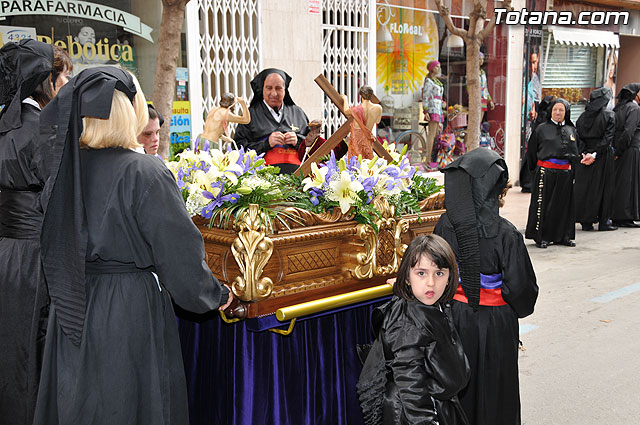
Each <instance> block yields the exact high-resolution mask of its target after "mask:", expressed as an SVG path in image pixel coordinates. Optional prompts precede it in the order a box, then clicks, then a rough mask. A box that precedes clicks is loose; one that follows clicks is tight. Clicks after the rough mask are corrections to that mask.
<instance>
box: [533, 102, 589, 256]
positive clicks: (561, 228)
mask: <svg viewBox="0 0 640 425" xmlns="http://www.w3.org/2000/svg"><path fill="white" fill-rule="evenodd" d="M557 102H559V101H556V102H554V104H555V103H557ZM562 103H565V102H562ZM552 105H553V104H552ZM551 107H553V106H551ZM565 108H566V109H565V110H566V113H565V119H564V121H565V125H557V124H555V123H553V122H552V121H551V119H549V120H548V121H547V122H545V123H543V124H540V125H539V126H538V127H537V128H536V130H535V131H534V132H533V134H532V135H531V139H530V140H529V146H528V149H527V163H528V164H529V167H530V169H531V170H535V177H534V180H533V187H532V191H531V202H530V204H529V216H528V219H527V228H526V232H525V237H526V238H527V239H533V240H535V241H536V243H540V242H541V241H546V242H555V243H564V242H567V241H570V240H573V239H575V233H576V229H575V221H576V220H575V217H576V213H575V202H574V199H573V171H572V170H571V169H557V168H553V167H545V166H539V165H537V162H538V161H553V160H563V161H569V164H570V165H571V166H575V163H576V162H577V160H578V152H580V151H582V150H583V148H582V145H581V144H580V139H579V137H578V132H577V131H576V129H575V127H574V126H573V124H572V123H571V121H570V115H569V111H570V109H569V106H568V103H567V104H565Z"/></svg>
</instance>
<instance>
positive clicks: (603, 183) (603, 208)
mask: <svg viewBox="0 0 640 425" xmlns="http://www.w3.org/2000/svg"><path fill="white" fill-rule="evenodd" d="M612 98H613V94H612V92H611V89H610V88H608V87H602V88H599V89H597V90H594V91H592V92H591V96H590V97H589V104H588V105H587V108H586V110H585V112H584V113H583V114H582V115H580V118H578V121H577V122H576V130H577V131H578V136H580V140H581V141H582V143H583V144H584V147H583V152H582V154H583V156H584V158H585V160H584V162H581V163H580V164H577V165H576V180H575V185H574V196H575V200H576V221H577V222H578V223H581V225H582V230H593V223H598V230H599V231H605V230H616V229H617V227H616V226H614V225H613V224H611V210H612V204H613V189H614V178H615V175H614V169H613V167H614V165H613V151H612V143H613V138H614V135H615V130H616V123H615V115H614V113H613V111H609V110H608V109H607V105H608V104H609V101H610V100H611V99H612Z"/></svg>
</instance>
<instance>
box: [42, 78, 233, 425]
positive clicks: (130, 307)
mask: <svg viewBox="0 0 640 425" xmlns="http://www.w3.org/2000/svg"><path fill="white" fill-rule="evenodd" d="M147 121H148V108H147V104H146V102H145V99H144V95H143V94H142V92H141V90H140V87H139V85H138V83H137V80H135V77H133V75H132V74H130V73H129V72H127V71H125V70H123V69H120V68H116V67H113V66H102V67H95V68H89V69H85V70H84V71H82V72H81V73H80V74H78V76H77V77H75V78H74V79H73V80H72V81H71V82H70V83H69V84H68V85H67V86H65V87H63V88H62V90H61V91H60V93H59V95H58V96H57V97H56V98H55V99H54V100H53V101H52V102H51V103H49V105H48V106H47V107H46V108H45V109H44V110H43V111H42V116H41V120H40V125H41V132H42V133H41V134H42V137H43V138H46V141H47V143H49V144H50V145H52V147H53V148H52V154H51V155H50V156H49V158H48V163H49V164H48V165H49V168H50V169H51V170H52V176H53V178H51V179H49V180H48V181H47V183H46V185H45V187H44V190H43V195H42V199H43V201H42V203H43V206H44V220H43V224H42V232H41V246H42V263H43V269H44V274H45V277H46V279H47V285H48V288H49V295H50V297H51V305H50V312H49V317H48V324H47V336H46V341H45V346H44V354H43V356H44V362H43V366H42V373H41V379H40V391H39V393H38V398H37V403H36V410H35V415H34V421H33V423H34V424H35V425H67V424H93V425H112V424H164V425H183V424H187V423H189V415H188V405H187V388H186V383H185V374H184V366H183V363H182V357H181V353H180V340H179V337H178V329H177V324H176V319H175V313H174V311H173V307H172V300H173V301H175V302H176V304H178V305H180V306H181V307H183V308H185V309H187V310H190V311H194V312H197V313H205V312H208V311H211V310H214V309H216V308H218V307H220V306H221V305H222V307H226V306H228V303H230V302H231V300H232V299H233V297H232V295H231V294H230V292H229V290H228V288H226V287H224V286H223V285H221V284H220V283H219V282H218V281H217V279H216V278H215V277H214V276H213V275H212V274H211V270H210V269H209V267H208V266H207V263H206V260H205V251H204V244H203V241H202V235H201V234H200V232H199V231H198V229H197V227H196V226H195V225H194V224H193V221H191V218H190V217H189V214H188V213H187V210H186V208H185V206H184V201H183V199H182V196H181V195H180V192H179V190H178V187H177V185H176V182H175V179H174V177H173V174H171V172H170V171H169V169H168V168H167V167H166V166H165V165H164V164H163V163H162V162H161V161H158V160H157V159H156V158H154V157H153V156H151V155H140V154H139V153H137V152H135V151H134V150H133V149H134V148H136V147H139V146H140V145H139V144H138V142H137V135H138V134H139V133H140V131H141V130H142V129H143V128H144V127H145V125H146V124H147ZM158 228H162V232H158ZM154 272H155V273H156V274H157V278H158V279H159V282H158V280H156V278H155V277H154V275H153V273H154ZM169 294H171V295H169ZM222 307H221V308H222Z"/></svg>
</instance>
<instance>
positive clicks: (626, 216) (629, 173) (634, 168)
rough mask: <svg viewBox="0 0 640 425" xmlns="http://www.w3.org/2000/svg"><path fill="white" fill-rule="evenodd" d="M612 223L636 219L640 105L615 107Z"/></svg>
mask: <svg viewBox="0 0 640 425" xmlns="http://www.w3.org/2000/svg"><path fill="white" fill-rule="evenodd" d="M615 115H616V135H615V140H614V148H615V155H616V157H617V159H616V160H615V190H614V200H613V213H612V215H611V218H612V219H613V220H614V221H628V220H640V106H638V104H637V103H635V102H634V101H629V102H627V103H625V104H623V105H619V106H618V105H616V108H615Z"/></svg>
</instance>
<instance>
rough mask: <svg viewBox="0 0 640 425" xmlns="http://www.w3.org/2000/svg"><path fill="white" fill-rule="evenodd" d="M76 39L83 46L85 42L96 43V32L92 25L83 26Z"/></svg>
mask: <svg viewBox="0 0 640 425" xmlns="http://www.w3.org/2000/svg"><path fill="white" fill-rule="evenodd" d="M76 41H77V42H78V43H80V44H81V45H83V46H84V44H85V43H91V44H95V42H96V32H95V31H94V30H93V28H91V27H82V28H80V31H79V32H78V35H77V36H76Z"/></svg>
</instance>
